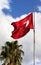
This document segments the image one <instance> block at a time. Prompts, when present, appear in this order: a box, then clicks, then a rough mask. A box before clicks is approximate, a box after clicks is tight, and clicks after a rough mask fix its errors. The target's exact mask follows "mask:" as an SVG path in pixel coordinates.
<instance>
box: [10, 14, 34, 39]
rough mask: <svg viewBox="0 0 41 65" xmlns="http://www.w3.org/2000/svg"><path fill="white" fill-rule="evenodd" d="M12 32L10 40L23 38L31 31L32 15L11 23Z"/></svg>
mask: <svg viewBox="0 0 41 65" xmlns="http://www.w3.org/2000/svg"><path fill="white" fill-rule="evenodd" d="M11 25H13V27H14V30H13V31H12V36H11V37H12V38H14V39H18V38H21V37H23V36H25V35H26V34H27V33H28V32H29V31H30V29H33V13H31V14H29V15H28V16H26V17H25V18H23V19H21V20H19V21H16V22H13V23H11Z"/></svg>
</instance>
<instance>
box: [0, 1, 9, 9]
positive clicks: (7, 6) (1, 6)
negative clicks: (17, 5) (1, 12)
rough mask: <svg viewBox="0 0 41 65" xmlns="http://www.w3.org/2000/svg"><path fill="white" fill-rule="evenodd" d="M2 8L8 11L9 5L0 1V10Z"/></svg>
mask: <svg viewBox="0 0 41 65" xmlns="http://www.w3.org/2000/svg"><path fill="white" fill-rule="evenodd" d="M2 8H7V9H9V8H10V7H9V3H8V0H0V9H2Z"/></svg>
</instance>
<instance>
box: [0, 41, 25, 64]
mask: <svg viewBox="0 0 41 65" xmlns="http://www.w3.org/2000/svg"><path fill="white" fill-rule="evenodd" d="M21 47H22V45H18V41H12V42H6V44H5V46H2V52H1V54H0V59H1V60H3V61H4V63H3V65H6V64H7V65H21V62H22V55H24V52H23V50H22V49H21Z"/></svg>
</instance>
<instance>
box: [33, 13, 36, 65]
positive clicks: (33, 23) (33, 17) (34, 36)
mask: <svg viewBox="0 0 41 65" xmlns="http://www.w3.org/2000/svg"><path fill="white" fill-rule="evenodd" d="M33 25H34V29H33V35H34V41H33V42H34V45H33V55H34V65H36V63H35V54H36V53H35V52H36V51H35V12H34V13H33Z"/></svg>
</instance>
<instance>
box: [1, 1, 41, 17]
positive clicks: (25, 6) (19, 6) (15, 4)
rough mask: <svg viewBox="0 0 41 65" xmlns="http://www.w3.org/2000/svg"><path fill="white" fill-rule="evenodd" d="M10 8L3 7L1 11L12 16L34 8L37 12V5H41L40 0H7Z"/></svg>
mask: <svg viewBox="0 0 41 65" xmlns="http://www.w3.org/2000/svg"><path fill="white" fill-rule="evenodd" d="M9 6H10V9H9V10H8V9H7V8H3V9H2V11H3V12H4V13H5V14H6V15H11V16H12V17H13V18H15V17H19V16H21V15H23V14H28V13H29V12H33V11H34V10H35V11H37V12H39V10H38V9H37V6H41V2H40V0H9Z"/></svg>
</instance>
